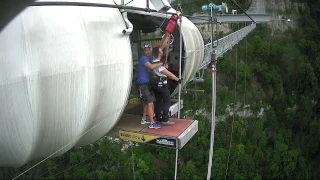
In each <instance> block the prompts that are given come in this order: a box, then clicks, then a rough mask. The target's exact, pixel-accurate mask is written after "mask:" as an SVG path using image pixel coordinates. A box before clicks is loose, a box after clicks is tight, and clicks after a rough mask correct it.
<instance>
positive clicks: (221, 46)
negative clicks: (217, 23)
mask: <svg viewBox="0 0 320 180" xmlns="http://www.w3.org/2000/svg"><path fill="white" fill-rule="evenodd" d="M256 26H257V25H256V24H255V23H252V24H250V25H248V26H246V27H244V28H242V29H240V30H238V31H236V32H234V33H232V34H229V35H228V36H225V37H223V38H221V39H219V40H216V41H214V42H213V46H214V47H216V52H217V55H218V57H222V56H223V54H224V53H226V52H227V51H228V50H230V49H232V47H233V46H234V45H236V44H237V43H238V42H239V41H241V40H242V39H243V38H244V37H246V36H247V35H248V34H249V33H250V32H251V31H252V30H254V29H255V28H256ZM211 49H212V46H211V43H208V44H206V45H205V47H204V57H203V61H202V64H201V66H200V68H201V69H202V68H205V67H206V66H207V65H208V64H210V62H211Z"/></svg>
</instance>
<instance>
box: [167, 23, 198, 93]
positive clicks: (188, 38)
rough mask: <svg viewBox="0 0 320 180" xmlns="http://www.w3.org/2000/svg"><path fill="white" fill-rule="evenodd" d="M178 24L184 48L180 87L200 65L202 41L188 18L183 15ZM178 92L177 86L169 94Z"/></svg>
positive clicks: (192, 75) (176, 39) (191, 77)
mask: <svg viewBox="0 0 320 180" xmlns="http://www.w3.org/2000/svg"><path fill="white" fill-rule="evenodd" d="M178 25H179V26H181V30H182V38H183V43H184V49H185V54H184V56H185V60H184V70H183V73H182V78H183V80H182V83H181V85H182V87H184V86H185V85H186V84H187V82H190V81H191V80H192V79H193V78H194V76H195V74H196V72H197V71H198V70H199V68H200V66H201V63H202V61H203V55H204V43H203V39H202V36H201V34H200V31H199V30H198V28H197V27H196V26H195V25H194V24H193V23H192V22H191V21H190V20H189V19H187V18H186V17H183V18H182V23H181V24H180V23H178ZM175 41H180V39H178V38H175ZM182 55H183V54H182ZM178 92H179V88H178V86H177V88H176V89H175V90H174V92H173V93H172V94H171V96H173V95H175V94H177V93H178Z"/></svg>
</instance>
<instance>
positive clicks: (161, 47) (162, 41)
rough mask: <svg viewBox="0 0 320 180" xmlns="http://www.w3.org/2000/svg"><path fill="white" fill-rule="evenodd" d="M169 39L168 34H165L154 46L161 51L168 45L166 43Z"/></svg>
mask: <svg viewBox="0 0 320 180" xmlns="http://www.w3.org/2000/svg"><path fill="white" fill-rule="evenodd" d="M169 38H170V33H169V32H166V34H165V35H164V37H163V38H162V40H161V41H159V42H158V43H157V44H156V45H155V46H157V47H159V48H160V49H161V50H163V49H164V48H165V47H166V46H167V45H168V41H169Z"/></svg>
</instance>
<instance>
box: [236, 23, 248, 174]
mask: <svg viewBox="0 0 320 180" xmlns="http://www.w3.org/2000/svg"><path fill="white" fill-rule="evenodd" d="M246 25H247V23H245V27H246ZM247 59H248V37H246V60H245V65H247V63H248V62H247ZM246 93H247V71H246V70H245V71H244V99H243V106H245V105H246ZM244 112H246V110H245V109H244ZM245 117H246V116H245ZM241 125H242V121H241ZM241 142H242V133H241V134H240V141H239V144H241ZM239 152H240V146H239V149H238V155H237V161H236V164H237V169H238V160H239Z"/></svg>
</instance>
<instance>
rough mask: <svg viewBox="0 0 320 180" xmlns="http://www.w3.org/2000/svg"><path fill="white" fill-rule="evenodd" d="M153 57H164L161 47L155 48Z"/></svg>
mask: <svg viewBox="0 0 320 180" xmlns="http://www.w3.org/2000/svg"><path fill="white" fill-rule="evenodd" d="M152 55H153V57H154V58H157V59H161V57H162V55H163V52H162V49H160V48H159V47H154V48H153V49H152Z"/></svg>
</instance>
